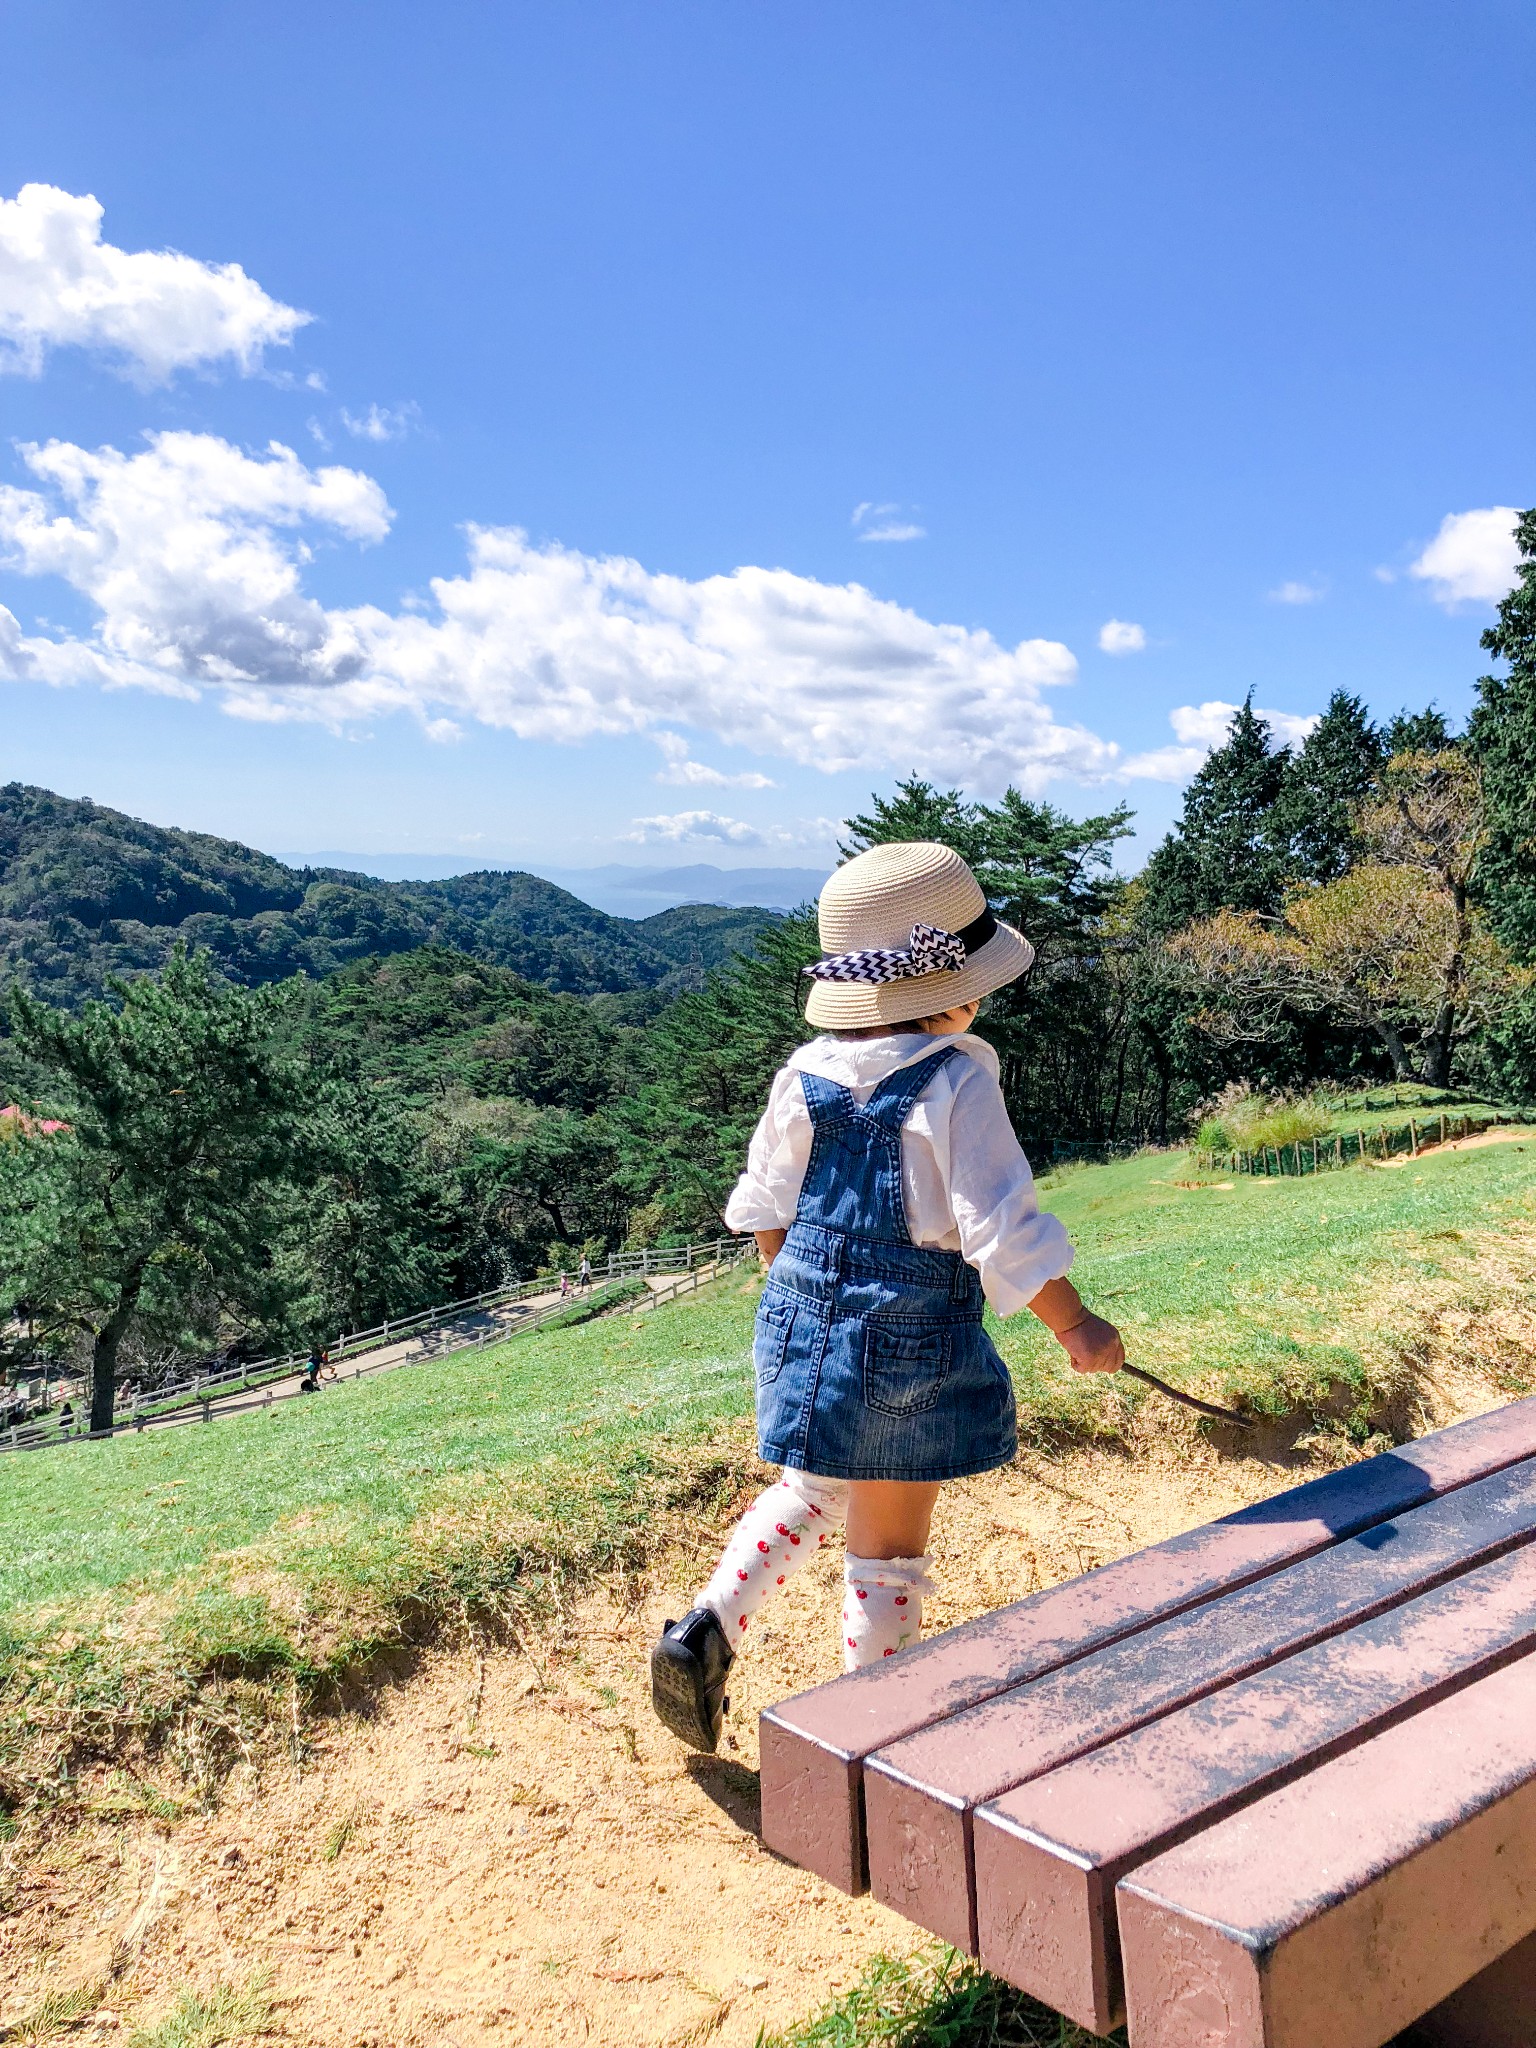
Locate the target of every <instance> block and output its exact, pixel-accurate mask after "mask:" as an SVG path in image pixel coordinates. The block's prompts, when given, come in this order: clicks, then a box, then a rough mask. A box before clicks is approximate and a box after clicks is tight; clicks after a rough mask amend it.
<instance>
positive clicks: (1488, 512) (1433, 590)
mask: <svg viewBox="0 0 1536 2048" xmlns="http://www.w3.org/2000/svg"><path fill="white" fill-rule="evenodd" d="M1519 519H1520V514H1519V512H1518V511H1517V510H1516V509H1515V507H1514V506H1513V505H1486V506H1484V507H1483V508H1482V510H1481V511H1477V512H1451V513H1448V514H1447V515H1446V517H1445V518H1444V519H1442V520H1441V522H1440V531H1439V532H1438V533H1437V534H1436V535H1435V537H1434V539H1433V540H1432V541H1431V542H1430V544H1429V546H1428V547H1427V548H1426V549H1425V550H1424V552H1423V554H1421V555H1420V556H1419V558H1418V560H1417V561H1416V562H1411V563H1410V564H1409V566H1408V574H1409V575H1410V576H1417V577H1418V578H1419V580H1420V581H1421V582H1424V583H1427V584H1428V585H1429V594H1430V596H1431V597H1432V598H1433V599H1434V600H1435V602H1436V604H1443V605H1444V606H1445V607H1446V608H1447V610H1450V609H1452V608H1454V607H1455V606H1456V605H1460V604H1497V603H1498V601H1499V599H1500V598H1501V597H1506V596H1507V595H1508V594H1509V591H1510V588H1511V586H1512V585H1513V583H1514V580H1515V570H1516V568H1517V567H1518V565H1519V561H1520V551H1519V549H1518V548H1517V547H1516V545H1515V527H1516V525H1517V524H1518V522H1519Z"/></svg>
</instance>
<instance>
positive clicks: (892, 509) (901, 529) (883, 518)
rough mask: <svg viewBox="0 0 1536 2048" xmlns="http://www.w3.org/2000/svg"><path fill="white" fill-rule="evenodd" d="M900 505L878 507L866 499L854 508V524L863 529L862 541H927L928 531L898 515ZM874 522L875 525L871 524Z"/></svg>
mask: <svg viewBox="0 0 1536 2048" xmlns="http://www.w3.org/2000/svg"><path fill="white" fill-rule="evenodd" d="M901 509H902V508H901V506H900V505H877V504H875V503H874V502H873V500H871V499H868V498H866V499H865V500H864V501H863V503H862V504H859V505H855V506H854V508H853V524H854V525H855V526H856V527H859V528H861V529H862V531H861V532H860V534H859V539H860V540H926V539H927V538H928V529H927V527H925V526H917V525H915V524H914V523H913V522H912V521H911V520H910V519H903V518H900V517H898V516H896V515H898V514H899V513H900V512H901ZM871 521H873V522H874V523H873V525H871V524H870V522H871Z"/></svg>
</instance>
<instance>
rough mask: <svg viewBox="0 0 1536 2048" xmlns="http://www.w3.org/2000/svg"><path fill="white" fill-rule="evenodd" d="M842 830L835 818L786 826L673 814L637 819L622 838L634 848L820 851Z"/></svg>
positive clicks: (710, 814) (709, 815) (701, 814)
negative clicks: (690, 845) (707, 844)
mask: <svg viewBox="0 0 1536 2048" xmlns="http://www.w3.org/2000/svg"><path fill="white" fill-rule="evenodd" d="M841 830H842V827H841V825H840V824H839V822H838V820H837V819H836V818H799V819H796V820H795V821H794V822H793V823H792V824H789V825H762V826H760V825H748V824H745V823H744V822H743V821H742V820H741V819H740V818H726V817H722V816H721V814H720V813H719V812H718V811H673V812H672V813H671V814H670V815H662V816H659V817H654V818H636V819H634V820H633V823H632V828H631V830H629V831H628V832H626V833H624V834H623V835H622V836H623V837H624V838H625V839H626V840H627V841H628V842H629V843H630V844H631V845H633V846H679V845H682V844H683V843H684V842H686V841H688V840H695V841H708V840H713V841H714V842H715V843H716V844H717V845H720V846H761V847H771V848H772V849H773V851H774V852H776V853H788V852H792V851H811V850H816V851H820V850H822V849H824V848H826V847H829V846H833V845H835V844H836V841H837V835H838V833H839V832H840V831H841Z"/></svg>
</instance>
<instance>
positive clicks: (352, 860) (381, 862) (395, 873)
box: [273, 850, 831, 919]
mask: <svg viewBox="0 0 1536 2048" xmlns="http://www.w3.org/2000/svg"><path fill="white" fill-rule="evenodd" d="M273 857H274V858H275V859H277V860H281V861H286V862H288V863H289V864H290V865H291V866H293V867H296V868H304V867H327V868H345V869H347V870H348V871H349V872H352V873H356V874H364V875H373V876H376V877H377V878H378V879H379V880H380V881H386V882H406V881H445V880H447V879H449V878H450V877H452V876H454V875H462V874H464V873H465V872H466V871H467V869H468V865H469V864H468V862H467V861H466V859H465V857H464V856H463V855H462V854H451V853H416V854H413V853H373V854H369V853H342V852H337V851H335V850H331V851H321V852H315V853H278V854H276V855H274V856H273ZM491 871H493V872H511V869H510V865H509V864H507V863H503V862H499V861H497V862H492V863H491ZM527 872H529V873H530V874H536V875H540V876H542V877H543V879H544V880H545V881H546V882H553V883H554V884H555V885H556V886H557V887H558V888H561V889H568V890H569V891H570V892H571V894H572V895H573V896H576V897H579V898H580V900H581V901H582V902H583V903H591V904H593V905H595V906H596V908H597V909H599V910H606V911H608V912H609V914H610V915H611V916H614V917H628V918H635V919H640V918H644V917H647V916H649V915H651V914H652V913H654V912H656V911H658V910H671V909H674V908H676V907H677V906H679V905H681V904H685V903H720V904H727V905H736V906H740V907H743V908H746V907H751V908H757V909H767V910H794V909H796V908H798V906H799V905H800V904H802V903H808V902H811V901H812V900H813V899H814V898H815V897H817V896H819V895H820V894H821V885H822V883H823V882H825V880H826V879H827V876H828V874H829V873H830V872H831V868H830V864H829V865H828V866H826V867H812V868H720V867H712V866H710V865H708V864H707V863H705V862H698V863H696V864H695V865H693V866H691V867H628V866H626V865H624V864H623V863H622V862H610V863H609V864H608V865H607V866H605V867H596V868H572V867H554V866H550V865H548V864H547V863H545V862H542V861H541V862H539V863H538V864H537V865H535V866H534V867H532V868H530V869H529V870H527Z"/></svg>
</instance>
